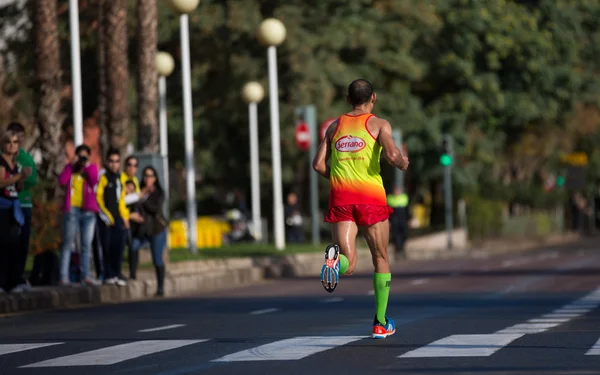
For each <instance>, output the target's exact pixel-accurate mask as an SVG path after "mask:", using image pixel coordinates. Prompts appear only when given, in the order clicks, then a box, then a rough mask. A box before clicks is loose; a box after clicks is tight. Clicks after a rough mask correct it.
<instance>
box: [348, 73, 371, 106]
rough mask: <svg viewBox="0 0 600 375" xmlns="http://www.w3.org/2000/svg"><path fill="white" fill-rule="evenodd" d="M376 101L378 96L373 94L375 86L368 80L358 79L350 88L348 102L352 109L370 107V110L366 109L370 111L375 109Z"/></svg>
mask: <svg viewBox="0 0 600 375" xmlns="http://www.w3.org/2000/svg"><path fill="white" fill-rule="evenodd" d="M375 99H376V95H375V93H374V92H373V85H371V82H369V81H367V80H366V79H357V80H355V81H353V82H352V83H351V84H350V86H348V97H347V99H346V100H347V101H348V104H350V105H351V106H352V108H357V107H362V106H368V107H369V108H365V109H369V110H370V109H372V108H373V104H374V103H375Z"/></svg>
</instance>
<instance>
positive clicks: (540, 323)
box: [398, 288, 600, 358]
mask: <svg viewBox="0 0 600 375" xmlns="http://www.w3.org/2000/svg"><path fill="white" fill-rule="evenodd" d="M599 298H600V288H599V289H597V290H595V291H593V292H591V293H589V294H587V295H586V296H584V297H582V298H580V299H578V300H576V301H573V302H571V303H569V304H567V305H565V306H562V307H560V308H558V309H556V310H554V311H553V312H551V313H549V314H545V315H541V316H539V317H537V318H533V319H529V320H528V321H527V322H526V323H519V324H515V325H512V326H510V327H506V328H504V329H501V330H498V331H496V332H494V333H489V334H474V335H451V336H447V337H444V338H442V339H440V340H437V341H434V342H431V343H429V344H427V345H425V346H422V347H420V348H417V349H415V350H411V351H409V352H407V353H404V354H402V355H400V356H399V357H398V358H426V357H486V356H490V355H492V354H494V353H495V352H497V351H498V350H500V349H502V348H504V347H506V346H507V345H509V344H510V343H512V342H513V341H515V340H517V339H519V338H521V337H522V336H524V335H527V334H535V333H540V332H544V331H547V330H549V329H552V328H555V327H557V326H559V325H561V324H563V323H566V322H568V321H570V320H572V319H575V318H577V317H580V316H582V315H584V314H586V313H588V312H590V311H592V310H593V309H594V308H596V307H598V305H600V299H599ZM588 355H600V340H599V342H598V343H596V345H595V346H594V347H593V348H592V349H590V350H589V351H588Z"/></svg>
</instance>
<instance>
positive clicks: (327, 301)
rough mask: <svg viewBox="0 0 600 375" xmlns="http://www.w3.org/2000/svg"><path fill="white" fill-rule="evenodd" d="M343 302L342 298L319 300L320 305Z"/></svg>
mask: <svg viewBox="0 0 600 375" xmlns="http://www.w3.org/2000/svg"><path fill="white" fill-rule="evenodd" d="M343 300H344V298H342V297H332V298H325V299H323V300H321V303H336V302H342V301H343Z"/></svg>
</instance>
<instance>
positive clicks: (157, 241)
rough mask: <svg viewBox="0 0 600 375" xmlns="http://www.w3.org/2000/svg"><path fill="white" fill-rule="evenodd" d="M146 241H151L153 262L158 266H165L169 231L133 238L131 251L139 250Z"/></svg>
mask: <svg viewBox="0 0 600 375" xmlns="http://www.w3.org/2000/svg"><path fill="white" fill-rule="evenodd" d="M145 243H150V251H151V252H152V263H154V265H155V266H156V267H162V266H164V262H163V251H164V249H165V246H166V245H167V231H166V230H165V231H162V232H161V233H159V234H157V235H155V236H147V237H143V238H133V240H132V241H131V251H138V250H139V249H140V248H141V247H142V246H143V245H144V244H145Z"/></svg>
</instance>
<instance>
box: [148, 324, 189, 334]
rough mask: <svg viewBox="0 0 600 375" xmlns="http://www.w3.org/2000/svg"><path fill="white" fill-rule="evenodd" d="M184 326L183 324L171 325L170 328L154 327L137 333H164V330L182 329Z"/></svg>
mask: <svg viewBox="0 0 600 375" xmlns="http://www.w3.org/2000/svg"><path fill="white" fill-rule="evenodd" d="M184 326H185V324H171V325H170V326H162V327H156V328H147V329H140V330H139V331H138V332H156V331H164V330H166V329H173V328H179V327H184Z"/></svg>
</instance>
